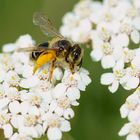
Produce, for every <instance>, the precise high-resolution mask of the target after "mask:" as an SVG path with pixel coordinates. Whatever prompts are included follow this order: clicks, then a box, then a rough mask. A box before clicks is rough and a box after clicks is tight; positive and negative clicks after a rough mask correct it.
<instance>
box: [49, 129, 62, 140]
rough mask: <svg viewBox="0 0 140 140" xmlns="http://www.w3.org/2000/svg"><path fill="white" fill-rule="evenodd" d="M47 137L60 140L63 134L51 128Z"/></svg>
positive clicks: (51, 139)
mask: <svg viewBox="0 0 140 140" xmlns="http://www.w3.org/2000/svg"><path fill="white" fill-rule="evenodd" d="M47 135H48V138H49V139H50V140H59V139H61V138H62V132H61V131H60V129H58V128H49V129H48V131H47Z"/></svg>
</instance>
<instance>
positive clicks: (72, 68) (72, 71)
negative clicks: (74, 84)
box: [69, 63, 74, 74]
mask: <svg viewBox="0 0 140 140" xmlns="http://www.w3.org/2000/svg"><path fill="white" fill-rule="evenodd" d="M69 67H70V70H71V73H72V74H74V64H73V63H71V64H70V65H69Z"/></svg>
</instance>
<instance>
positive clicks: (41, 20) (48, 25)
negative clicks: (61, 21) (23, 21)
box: [33, 12, 64, 38]
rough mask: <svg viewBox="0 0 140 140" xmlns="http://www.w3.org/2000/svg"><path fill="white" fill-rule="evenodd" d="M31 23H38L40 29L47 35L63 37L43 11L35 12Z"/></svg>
mask: <svg viewBox="0 0 140 140" xmlns="http://www.w3.org/2000/svg"><path fill="white" fill-rule="evenodd" d="M33 23H34V24H35V25H38V26H39V27H40V28H41V30H42V31H43V32H44V33H45V34H46V35H48V36H51V37H60V38H64V37H63V36H62V35H61V34H60V33H59V32H58V31H57V30H56V28H55V27H54V26H53V24H52V22H51V21H50V19H49V18H48V17H47V16H46V15H45V14H43V13H40V12H36V13H35V14H34V15H33Z"/></svg>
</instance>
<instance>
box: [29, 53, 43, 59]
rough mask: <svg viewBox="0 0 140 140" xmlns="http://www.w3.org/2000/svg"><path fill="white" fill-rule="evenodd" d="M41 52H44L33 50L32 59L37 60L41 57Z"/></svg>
mask: <svg viewBox="0 0 140 140" xmlns="http://www.w3.org/2000/svg"><path fill="white" fill-rule="evenodd" d="M41 53H42V52H32V53H31V57H32V59H34V60H37V58H38V57H39V55H40V54H41Z"/></svg>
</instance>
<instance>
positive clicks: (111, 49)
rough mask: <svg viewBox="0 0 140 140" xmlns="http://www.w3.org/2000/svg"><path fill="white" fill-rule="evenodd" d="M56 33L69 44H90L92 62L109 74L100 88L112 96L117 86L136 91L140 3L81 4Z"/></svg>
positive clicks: (86, 1) (109, 0) (139, 64)
mask: <svg viewBox="0 0 140 140" xmlns="http://www.w3.org/2000/svg"><path fill="white" fill-rule="evenodd" d="M60 31H61V33H62V34H63V35H64V36H66V37H68V38H70V39H72V40H73V41H76V42H78V43H85V44H89V43H90V44H91V48H92V51H91V54H90V55H91V58H92V60H93V61H100V62H101V65H102V67H103V68H104V69H111V70H112V72H107V73H104V74H102V76H101V84H103V85H107V86H108V89H109V91H110V92H112V93H114V92H116V91H117V89H118V88H119V85H121V86H122V87H123V88H124V89H125V90H132V89H137V88H138V86H139V84H140V49H139V44H140V0H103V2H97V1H93V0H82V1H80V2H79V3H78V4H77V5H76V6H75V7H74V9H73V11H72V12H69V13H67V14H66V15H65V16H64V18H63V26H62V27H61V28H60ZM137 100H138V99H137ZM137 112H138V109H137ZM139 113H140V111H139ZM132 114H133V113H132ZM139 117H140V116H139ZM137 124H138V123H137ZM138 128H139V134H140V125H139V127H138ZM137 137H138V136H137ZM132 139H133V138H132ZM132 139H129V138H128V139H127V140H132ZM139 139H140V138H139ZM133 140H134V139H133ZM136 140H138V139H136Z"/></svg>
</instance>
